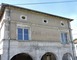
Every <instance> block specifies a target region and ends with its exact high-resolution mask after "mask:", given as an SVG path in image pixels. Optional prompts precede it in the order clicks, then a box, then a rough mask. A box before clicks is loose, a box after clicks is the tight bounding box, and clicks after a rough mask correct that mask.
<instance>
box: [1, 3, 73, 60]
mask: <svg viewBox="0 0 77 60" xmlns="http://www.w3.org/2000/svg"><path fill="white" fill-rule="evenodd" d="M71 21H72V19H69V18H65V17H61V16H57V15H53V14H49V13H44V12H39V11H35V10H31V9H27V8H22V7H18V6H13V5H9V4H2V6H1V10H0V44H1V45H0V46H1V47H0V51H1V52H2V53H1V60H72V59H73V56H74V53H73V49H72V47H73V44H72V43H71V41H72V38H71V28H70V22H71Z"/></svg>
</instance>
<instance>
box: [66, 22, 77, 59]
mask: <svg viewBox="0 0 77 60" xmlns="http://www.w3.org/2000/svg"><path fill="white" fill-rule="evenodd" d="M67 22H68V28H69V27H70V23H69V21H67ZM69 36H70V40H71V46H72V53H73V58H72V59H73V60H76V59H75V54H74V43H73V41H72V40H73V39H72V33H71V29H70V28H69Z"/></svg>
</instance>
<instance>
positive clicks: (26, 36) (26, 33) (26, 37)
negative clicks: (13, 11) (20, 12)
mask: <svg viewBox="0 0 77 60" xmlns="http://www.w3.org/2000/svg"><path fill="white" fill-rule="evenodd" d="M24 40H29V34H28V29H24Z"/></svg>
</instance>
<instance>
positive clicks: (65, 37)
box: [61, 33, 68, 44]
mask: <svg viewBox="0 0 77 60" xmlns="http://www.w3.org/2000/svg"><path fill="white" fill-rule="evenodd" d="M61 40H62V43H63V44H66V43H67V42H68V41H67V33H61Z"/></svg>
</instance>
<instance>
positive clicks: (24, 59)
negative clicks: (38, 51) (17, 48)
mask: <svg viewBox="0 0 77 60" xmlns="http://www.w3.org/2000/svg"><path fill="white" fill-rule="evenodd" d="M10 60H33V59H32V57H31V56H30V55H29V54H26V53H19V54H17V55H15V56H13V57H12V58H11V59H10Z"/></svg>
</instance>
